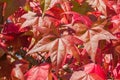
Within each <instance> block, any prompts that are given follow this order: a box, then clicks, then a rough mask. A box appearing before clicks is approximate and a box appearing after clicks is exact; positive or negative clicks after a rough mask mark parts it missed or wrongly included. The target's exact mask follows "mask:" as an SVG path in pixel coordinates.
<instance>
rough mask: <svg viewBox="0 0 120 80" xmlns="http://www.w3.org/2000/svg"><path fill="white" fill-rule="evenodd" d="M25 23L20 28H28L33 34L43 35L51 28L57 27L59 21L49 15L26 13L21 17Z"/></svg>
mask: <svg viewBox="0 0 120 80" xmlns="http://www.w3.org/2000/svg"><path fill="white" fill-rule="evenodd" d="M22 18H24V19H26V21H25V22H24V23H23V24H22V27H21V29H22V28H25V27H30V26H32V28H33V33H36V32H41V33H43V34H47V33H49V31H50V29H51V27H53V26H57V25H58V24H59V19H56V18H54V17H52V16H51V15H49V14H48V15H47V14H46V15H45V16H44V17H43V18H42V15H38V14H37V13H34V12H30V11H29V12H28V13H26V14H24V15H23V16H22Z"/></svg>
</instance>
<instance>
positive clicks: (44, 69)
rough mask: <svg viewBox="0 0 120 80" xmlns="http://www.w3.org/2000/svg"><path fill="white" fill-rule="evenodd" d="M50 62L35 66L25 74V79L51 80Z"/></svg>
mask: <svg viewBox="0 0 120 80" xmlns="http://www.w3.org/2000/svg"><path fill="white" fill-rule="evenodd" d="M49 70H50V64H48V63H42V64H40V65H38V66H33V67H32V68H31V69H30V70H29V71H28V72H27V73H26V74H25V75H24V77H25V80H49V78H48V76H49Z"/></svg>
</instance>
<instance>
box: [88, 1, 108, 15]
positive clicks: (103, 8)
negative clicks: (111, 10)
mask: <svg viewBox="0 0 120 80" xmlns="http://www.w3.org/2000/svg"><path fill="white" fill-rule="evenodd" d="M86 2H88V3H89V5H91V6H92V7H93V8H94V9H95V10H96V9H97V10H98V11H100V12H102V13H103V14H104V15H105V16H107V12H106V4H105V1H104V0H87V1H86Z"/></svg>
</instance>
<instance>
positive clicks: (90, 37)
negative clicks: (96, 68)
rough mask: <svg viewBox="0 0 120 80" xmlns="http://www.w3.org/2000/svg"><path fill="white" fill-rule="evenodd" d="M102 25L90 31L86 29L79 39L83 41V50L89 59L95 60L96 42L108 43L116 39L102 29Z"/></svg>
mask: <svg viewBox="0 0 120 80" xmlns="http://www.w3.org/2000/svg"><path fill="white" fill-rule="evenodd" d="M103 27H104V24H100V25H97V26H95V27H93V28H91V29H88V30H87V31H86V32H85V33H84V34H83V35H82V36H80V39H81V40H82V41H84V42H85V43H84V48H85V49H86V51H87V52H88V53H89V55H90V56H91V59H92V60H93V61H94V60H95V55H96V51H97V48H98V42H99V41H100V40H106V41H108V42H109V41H110V40H111V39H117V38H116V37H115V36H113V35H112V34H111V33H110V32H108V31H107V30H105V29H103Z"/></svg>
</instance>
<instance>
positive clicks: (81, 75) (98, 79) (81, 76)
mask: <svg viewBox="0 0 120 80" xmlns="http://www.w3.org/2000/svg"><path fill="white" fill-rule="evenodd" d="M70 80H105V74H104V72H103V70H102V68H101V67H100V66H99V65H96V64H94V63H90V64H87V65H85V66H84V70H83V71H82V70H80V71H75V72H73V74H72V76H71V78H70Z"/></svg>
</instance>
